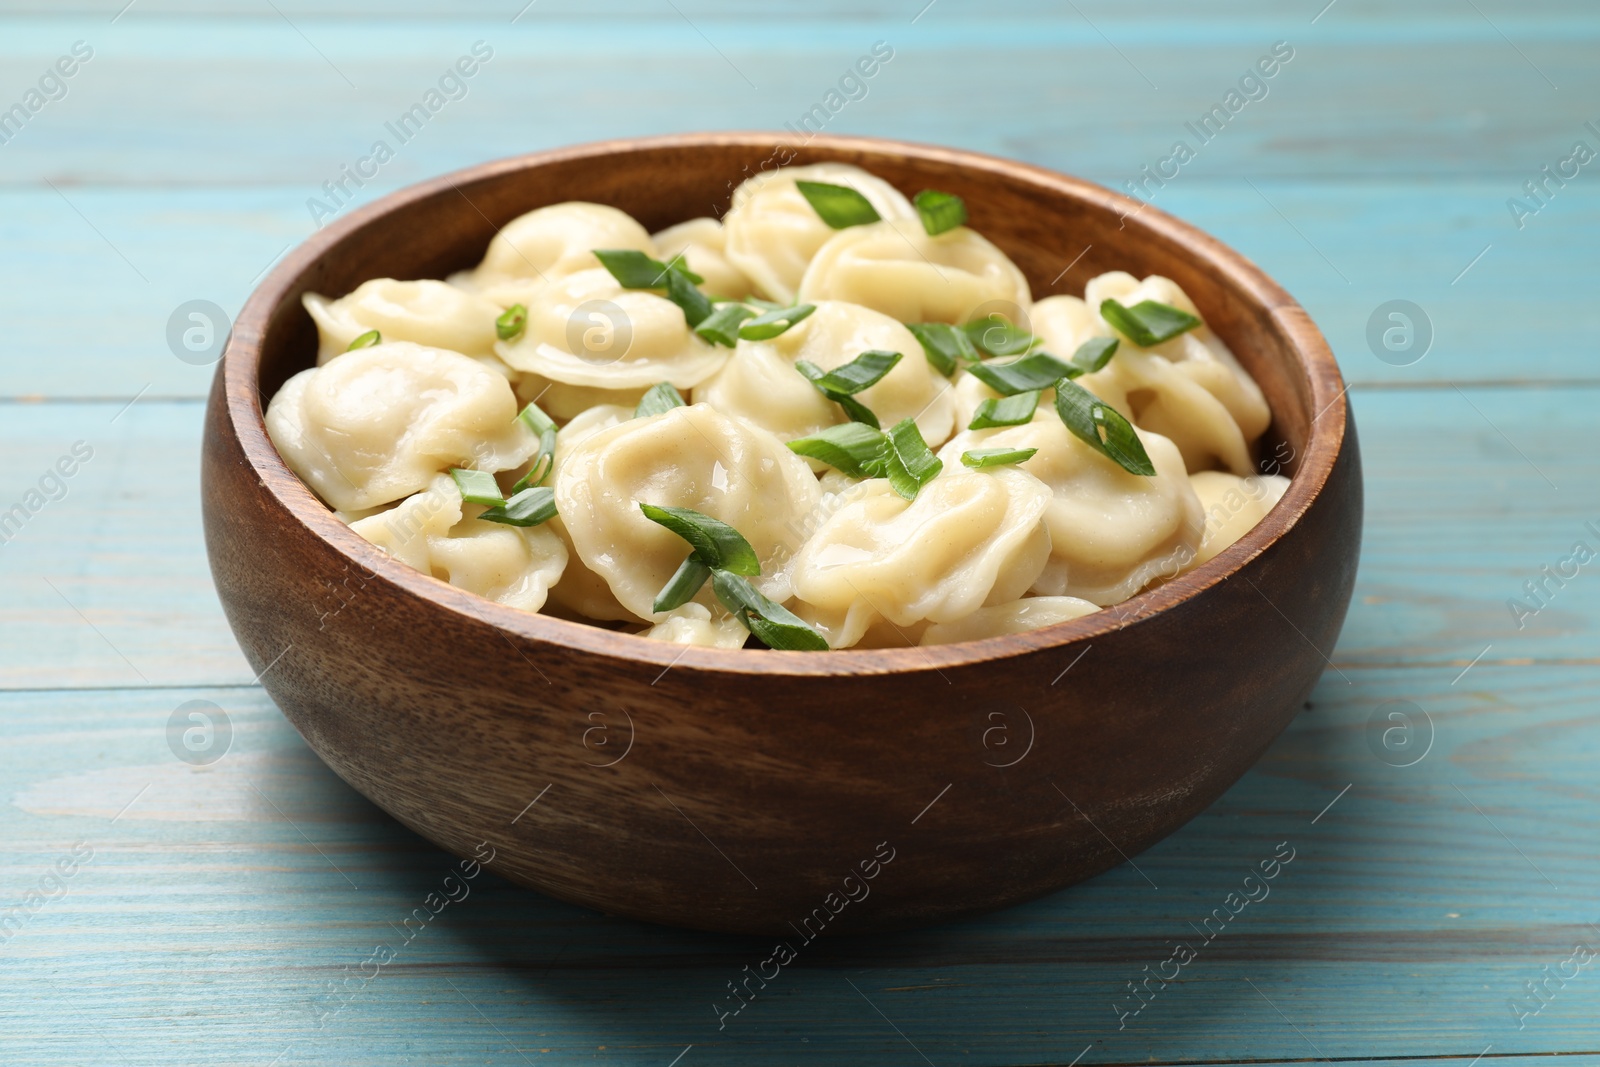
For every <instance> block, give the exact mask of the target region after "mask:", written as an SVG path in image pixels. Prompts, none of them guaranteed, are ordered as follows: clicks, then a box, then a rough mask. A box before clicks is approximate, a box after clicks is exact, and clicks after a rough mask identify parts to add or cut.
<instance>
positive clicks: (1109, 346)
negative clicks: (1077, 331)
mask: <svg viewBox="0 0 1600 1067" xmlns="http://www.w3.org/2000/svg"><path fill="white" fill-rule="evenodd" d="M1119 344H1121V342H1120V341H1118V340H1117V339H1116V338H1115V337H1091V338H1089V339H1088V340H1087V341H1085V342H1083V344H1081V345H1079V346H1078V350H1077V351H1076V352H1074V353H1072V365H1073V366H1074V367H1077V368H1079V371H1080V373H1083V374H1093V373H1094V372H1095V371H1097V370H1102V369H1104V367H1105V365H1106V364H1107V363H1109V362H1111V357H1112V356H1114V355H1116V354H1117V345H1119Z"/></svg>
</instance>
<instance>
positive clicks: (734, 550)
mask: <svg viewBox="0 0 1600 1067" xmlns="http://www.w3.org/2000/svg"><path fill="white" fill-rule="evenodd" d="M639 510H640V511H642V512H644V517H645V518H647V519H649V520H650V521H651V522H656V523H660V524H661V525H662V526H665V527H666V528H667V529H669V530H671V531H672V532H673V533H675V534H677V535H678V536H679V537H681V538H683V539H684V540H685V541H687V542H689V544H690V545H691V546H692V547H693V548H694V554H695V555H696V556H698V557H699V559H700V562H701V563H704V564H705V565H706V566H708V567H711V568H712V569H714V570H723V571H732V572H733V573H734V574H745V575H756V574H760V573H761V561H760V560H759V559H757V558H756V550H755V549H753V548H751V547H750V542H749V541H746V540H745V539H744V535H743V534H741V533H740V532H739V531H738V530H735V529H734V528H733V527H732V526H729V525H728V524H727V523H725V522H723V521H722V520H721V519H713V518H712V517H711V516H710V515H705V514H702V513H700V512H698V511H695V510H694V509H693V508H673V507H664V506H663V507H658V506H657V505H655V504H645V503H641V504H640V505H639Z"/></svg>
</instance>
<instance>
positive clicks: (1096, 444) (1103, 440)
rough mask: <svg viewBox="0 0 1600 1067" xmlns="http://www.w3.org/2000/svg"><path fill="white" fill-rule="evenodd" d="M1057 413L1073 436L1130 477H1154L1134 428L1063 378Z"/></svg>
mask: <svg viewBox="0 0 1600 1067" xmlns="http://www.w3.org/2000/svg"><path fill="white" fill-rule="evenodd" d="M1056 413H1057V414H1058V415H1060V416H1061V421H1062V422H1063V423H1065V424H1066V427H1067V429H1069V430H1071V431H1072V433H1073V435H1074V436H1076V437H1077V438H1078V439H1079V440H1081V441H1083V442H1085V443H1086V444H1089V445H1091V446H1092V447H1093V448H1094V449H1095V450H1096V451H1098V452H1100V453H1101V454H1102V455H1104V456H1106V457H1107V458H1109V459H1110V460H1112V461H1113V462H1114V463H1116V464H1117V465H1118V466H1120V467H1121V468H1122V469H1123V470H1125V471H1127V472H1128V473H1129V474H1139V475H1143V476H1144V477H1147V478H1150V477H1154V476H1155V473H1156V468H1155V464H1153V463H1151V462H1150V455H1149V453H1147V452H1146V451H1145V450H1144V442H1142V441H1140V440H1139V435H1138V434H1137V433H1135V432H1134V430H1133V425H1132V424H1131V423H1130V422H1128V420H1127V419H1125V418H1123V417H1122V415H1121V414H1120V413H1118V412H1117V411H1116V409H1114V408H1112V407H1111V406H1110V405H1109V404H1107V403H1105V401H1103V400H1101V399H1100V398H1099V397H1097V396H1095V395H1094V394H1093V393H1091V392H1089V390H1087V389H1085V388H1084V387H1083V386H1081V385H1079V384H1078V383H1077V382H1072V381H1067V380H1066V379H1062V380H1061V381H1059V382H1057V383H1056Z"/></svg>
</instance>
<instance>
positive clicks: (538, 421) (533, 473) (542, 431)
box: [511, 400, 556, 521]
mask: <svg viewBox="0 0 1600 1067" xmlns="http://www.w3.org/2000/svg"><path fill="white" fill-rule="evenodd" d="M517 418H519V419H521V420H522V424H523V425H524V426H526V427H527V428H528V429H530V430H532V431H533V432H534V433H536V434H538V435H539V452H538V454H537V455H535V456H534V457H533V465H532V466H530V467H529V468H528V473H527V474H524V475H523V476H522V477H521V478H518V479H517V484H516V485H513V486H512V487H511V495H512V496H516V495H517V494H518V493H520V492H522V491H523V490H524V489H526V488H528V487H529V486H531V485H541V484H543V482H544V480H545V479H546V478H548V477H549V476H550V468H551V467H553V466H555V462H556V424H555V420H554V419H552V418H551V417H550V416H549V415H546V414H545V413H544V412H543V411H541V410H540V409H539V405H538V404H535V403H534V402H533V401H531V400H530V401H529V402H528V406H527V407H525V408H523V409H522V411H521V412H519V413H518V414H517ZM541 521H542V520H541Z"/></svg>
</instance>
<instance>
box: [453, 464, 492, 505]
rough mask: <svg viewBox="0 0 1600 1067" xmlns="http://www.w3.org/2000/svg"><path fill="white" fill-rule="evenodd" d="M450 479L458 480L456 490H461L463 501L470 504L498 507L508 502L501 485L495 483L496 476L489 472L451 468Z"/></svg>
mask: <svg viewBox="0 0 1600 1067" xmlns="http://www.w3.org/2000/svg"><path fill="white" fill-rule="evenodd" d="M450 477H452V478H454V479H455V480H456V488H457V489H459V490H461V499H462V500H465V501H466V502H467V503H469V504H482V505H484V506H485V507H498V506H499V505H501V504H504V503H505V502H506V496H505V494H504V493H502V492H501V491H500V483H499V482H497V481H495V480H494V475H492V474H490V473H489V472H488V471H475V470H470V469H467V468H463V467H451V468H450Z"/></svg>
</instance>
